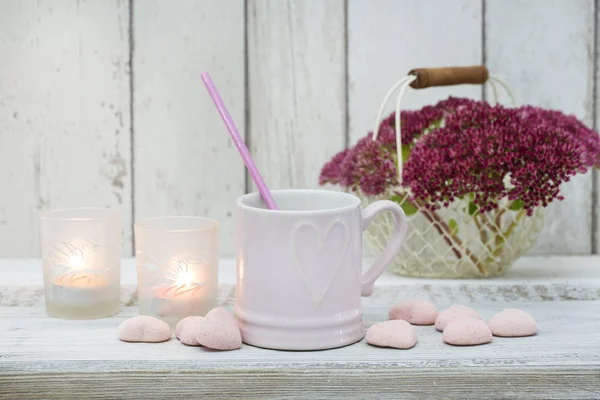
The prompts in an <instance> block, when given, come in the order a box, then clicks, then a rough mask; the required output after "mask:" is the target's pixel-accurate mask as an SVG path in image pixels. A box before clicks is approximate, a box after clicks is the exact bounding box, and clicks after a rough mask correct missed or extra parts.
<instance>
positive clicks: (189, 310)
mask: <svg viewBox="0 0 600 400" xmlns="http://www.w3.org/2000/svg"><path fill="white" fill-rule="evenodd" d="M199 270H202V266H200V268H194V271H192V270H190V269H188V268H187V265H185V267H184V268H181V269H180V270H179V271H178V272H177V273H176V278H175V279H174V283H171V284H163V285H158V286H154V287H153V288H152V292H153V298H152V302H151V305H150V308H151V312H152V313H153V314H154V315H156V316H158V317H160V318H162V319H163V320H165V321H166V322H167V323H169V324H170V325H173V324H175V323H177V321H179V320H180V319H182V318H185V317H189V316H192V315H205V314H206V313H207V312H208V311H210V310H211V309H212V308H214V307H215V303H216V302H215V300H214V297H215V296H214V293H211V292H212V291H211V290H210V288H209V287H208V286H207V285H206V284H205V283H203V282H202V280H201V279H198V278H197V276H196V275H199V272H198V271H199ZM171 282H172V281H171Z"/></svg>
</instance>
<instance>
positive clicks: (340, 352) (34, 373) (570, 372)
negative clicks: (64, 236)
mask: <svg viewBox="0 0 600 400" xmlns="http://www.w3.org/2000/svg"><path fill="white" fill-rule="evenodd" d="M234 279H235V276H234V269H233V261H232V260H223V261H222V263H221V282H222V284H221V293H220V300H221V304H223V305H226V306H231V305H232V304H233V301H234V294H235V293H234V291H233V284H234ZM134 283H135V270H134V263H133V261H132V260H124V263H123V293H122V294H123V298H122V300H123V303H124V307H123V309H122V312H121V313H120V314H119V315H118V316H115V317H112V318H105V319H100V320H91V321H67V320H60V319H54V318H49V317H47V316H46V315H45V311H44V308H43V296H42V293H41V266H40V262H39V260H19V261H17V260H0V399H21V398H24V399H27V398H44V399H46V398H58V399H84V398H86V399H96V398H143V399H165V398H173V399H175V398H202V399H213V398H214V399H217V398H234V397H238V398H256V399H266V398H285V399H296V398H327V399H331V398H360V399H388V398H389V399H399V398H409V399H430V398H445V399H447V398H460V399H482V398H526V399H554V398H561V399H599V398H600V257H569V258H564V257H553V258H541V257H535V258H524V259H522V260H520V261H519V262H518V265H517V266H515V268H514V269H513V270H511V272H509V274H508V275H507V276H506V277H503V278H498V279H492V280H486V281H481V280H462V281H454V280H443V281H442V280H440V281H436V280H420V279H408V278H401V277H396V276H392V275H386V276H384V277H383V278H382V279H381V280H380V281H379V282H378V285H377V288H376V291H375V293H374V295H373V296H372V297H370V298H367V299H365V301H364V304H365V325H366V326H368V325H370V324H372V323H374V322H377V321H381V320H384V319H386V316H387V310H388V308H389V305H390V304H391V303H392V302H394V301H396V300H398V299H402V298H405V297H413V296H419V297H422V298H426V299H431V300H433V301H434V302H435V303H436V304H437V305H438V307H440V308H443V307H446V306H448V305H451V304H453V303H463V304H467V305H470V306H472V307H474V308H476V309H477V310H478V311H480V313H481V314H482V316H483V317H484V318H485V319H489V318H490V317H491V316H492V315H493V314H494V313H495V312H497V311H501V310H502V309H503V308H506V307H518V308H523V309H525V310H527V311H529V312H530V313H531V314H532V315H534V316H535V318H536V319H537V321H538V325H539V329H540V332H539V334H538V335H536V336H533V337H529V338H520V339H503V338H494V340H493V342H492V343H491V344H489V345H485V346H476V347H468V348H459V347H452V346H447V345H445V344H443V343H442V340H441V335H440V334H439V333H438V332H436V331H435V329H434V328H433V327H419V328H418V337H419V341H418V343H417V346H416V347H415V348H413V349H411V350H408V351H401V350H391V349H380V348H375V347H371V346H369V345H367V344H366V343H365V342H364V341H362V342H360V343H357V344H355V345H352V346H348V347H345V348H341V349H336V350H327V351H318V352H283V351H272V350H264V349H259V348H254V347H251V346H245V345H244V346H243V347H242V349H240V350H237V351H232V352H214V351H209V350H206V349H203V348H197V347H186V346H184V345H181V344H180V343H179V342H178V341H177V340H176V339H172V340H171V341H170V342H166V343H161V344H143V343H141V344H130V343H122V342H120V341H119V340H118V339H117V334H116V332H117V331H116V328H117V326H118V325H119V323H120V322H121V321H122V320H124V319H125V318H127V317H130V316H134V315H136V314H137V307H135V306H134V303H135V299H131V293H132V289H133V287H134ZM125 304H129V306H125Z"/></svg>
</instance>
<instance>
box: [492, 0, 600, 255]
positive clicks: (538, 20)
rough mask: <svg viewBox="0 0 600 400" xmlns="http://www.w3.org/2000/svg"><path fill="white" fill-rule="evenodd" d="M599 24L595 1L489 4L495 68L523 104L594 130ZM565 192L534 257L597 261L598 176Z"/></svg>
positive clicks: (500, 0)
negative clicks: (594, 202) (595, 206)
mask: <svg viewBox="0 0 600 400" xmlns="http://www.w3.org/2000/svg"><path fill="white" fill-rule="evenodd" d="M594 19H595V16H594V3H593V1H592V0H577V1H563V0H551V1H547V0H533V1H531V0H528V1H520V0H510V1H505V0H487V2H486V25H485V26H486V39H485V46H486V55H487V65H488V67H489V68H490V70H492V71H497V72H496V73H497V74H498V75H500V76H502V77H503V78H504V80H506V81H507V83H509V84H510V86H511V87H512V88H513V89H514V90H513V92H514V94H515V95H516V97H517V101H518V102H519V103H520V104H524V103H527V104H533V105H538V106H541V107H545V108H552V109H559V110H562V111H564V112H565V113H568V114H575V115H576V116H577V117H578V118H580V119H582V120H583V121H584V122H586V123H587V124H588V125H590V126H591V125H592V124H593V104H594V103H593V88H594V60H593V59H594V50H593V49H594ZM488 94H489V91H488ZM561 190H562V191H563V193H564V194H565V200H564V201H562V202H555V203H554V204H551V205H550V206H549V207H548V213H547V216H546V220H545V227H544V231H543V233H542V234H541V236H540V238H539V239H538V242H537V244H536V246H535V248H534V249H533V250H532V251H533V252H534V253H544V254H584V253H590V252H591V246H592V241H591V240H590V239H591V234H592V232H591V227H592V174H591V173H588V174H586V175H583V176H577V177H575V178H574V179H573V180H572V181H571V182H569V183H567V184H564V185H563V186H562V188H561Z"/></svg>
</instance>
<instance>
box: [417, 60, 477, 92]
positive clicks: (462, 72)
mask: <svg viewBox="0 0 600 400" xmlns="http://www.w3.org/2000/svg"><path fill="white" fill-rule="evenodd" d="M408 74H409V75H415V76H416V77H417V79H416V80H415V81H414V82H412V83H411V84H410V87H412V88H413V89H425V88H428V87H433V86H451V85H461V84H478V85H482V84H484V83H485V82H487V80H488V77H489V73H488V69H487V68H486V66H485V65H474V66H470V67H442V68H415V69H413V70H411V71H410V72H409V73H408Z"/></svg>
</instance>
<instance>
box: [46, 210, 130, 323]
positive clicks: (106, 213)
mask: <svg viewBox="0 0 600 400" xmlns="http://www.w3.org/2000/svg"><path fill="white" fill-rule="evenodd" d="M121 231H122V229H121V216H120V213H119V211H117V210H109V209H103V208H72V209H61V210H51V211H47V212H43V213H42V214H41V216H40V239H41V241H40V242H41V253H42V268H43V271H44V294H45V299H46V312H47V313H48V315H50V316H51V317H58V318H68V319H94V318H103V317H108V316H111V315H114V314H116V313H118V312H119V297H120V288H121V246H122V233H121Z"/></svg>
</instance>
